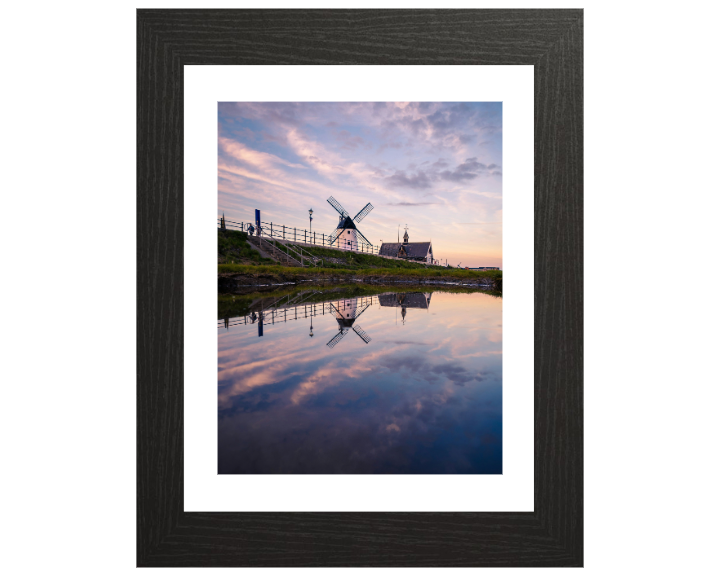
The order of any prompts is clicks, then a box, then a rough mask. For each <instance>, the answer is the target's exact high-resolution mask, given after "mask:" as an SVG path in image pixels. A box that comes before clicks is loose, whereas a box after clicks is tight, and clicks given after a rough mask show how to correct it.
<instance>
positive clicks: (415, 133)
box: [218, 102, 502, 267]
mask: <svg viewBox="0 0 720 576" xmlns="http://www.w3.org/2000/svg"><path fill="white" fill-rule="evenodd" d="M330 196H333V197H334V198H335V199H336V200H337V201H338V202H340V204H341V205H342V206H343V207H344V208H345V210H346V211H347V212H348V213H350V215H351V216H354V215H355V214H357V213H358V212H359V211H360V210H361V209H362V208H363V207H364V206H365V204H367V203H368V202H371V203H372V204H373V206H374V210H373V211H372V212H370V214H369V215H367V216H366V217H365V219H364V220H363V221H362V222H361V223H359V224H358V229H359V230H360V232H362V233H363V234H364V235H365V236H366V237H367V238H368V239H369V240H370V241H371V242H372V243H373V244H374V245H376V246H378V247H379V246H380V244H381V241H385V242H397V237H398V225H399V226H400V228H399V229H400V236H401V237H402V235H403V234H404V230H405V226H406V225H407V227H408V235H409V238H410V242H427V241H432V245H433V254H434V256H435V258H436V259H441V260H442V261H443V263H444V261H445V259H447V261H448V263H449V264H450V265H453V266H455V265H458V264H462V266H463V267H465V266H469V267H477V266H499V267H502V103H501V102H452V103H434V102H410V103H407V102H359V103H353V102H262V103H249V102H220V103H218V218H219V217H220V215H221V214H223V213H224V214H225V217H226V218H227V219H228V220H234V221H236V222H248V221H251V220H253V219H254V210H255V209H256V208H257V209H260V210H261V212H262V220H263V221H264V222H273V223H274V224H279V225H285V226H290V227H298V228H302V229H305V228H309V216H308V209H310V208H312V209H313V222H312V229H313V231H315V232H317V233H321V232H322V233H325V234H331V233H332V232H333V230H335V227H336V225H337V222H338V214H337V212H336V211H335V210H334V209H333V208H332V207H331V206H330V205H329V204H328V203H327V201H326V200H327V198H329V197H330Z"/></svg>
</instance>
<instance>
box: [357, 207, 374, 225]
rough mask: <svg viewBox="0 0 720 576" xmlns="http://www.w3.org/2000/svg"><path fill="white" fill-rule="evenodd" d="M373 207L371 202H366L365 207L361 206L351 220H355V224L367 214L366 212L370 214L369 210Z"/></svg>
mask: <svg viewBox="0 0 720 576" xmlns="http://www.w3.org/2000/svg"><path fill="white" fill-rule="evenodd" d="M373 208H374V206H373V205H372V204H370V202H368V203H367V204H366V205H365V208H363V209H362V210H360V212H358V213H357V214H356V215H355V218H353V220H354V221H355V224H357V223H358V222H360V221H361V220H362V219H363V218H365V216H367V215H368V214H370V212H371V210H372V209H373Z"/></svg>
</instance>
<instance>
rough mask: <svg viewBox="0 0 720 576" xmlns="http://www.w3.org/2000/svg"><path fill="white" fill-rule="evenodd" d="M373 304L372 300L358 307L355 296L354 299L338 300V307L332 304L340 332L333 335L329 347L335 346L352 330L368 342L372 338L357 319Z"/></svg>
mask: <svg viewBox="0 0 720 576" xmlns="http://www.w3.org/2000/svg"><path fill="white" fill-rule="evenodd" d="M371 304H372V301H370V302H368V303H367V304H365V305H364V306H363V307H362V308H360V309H359V310H358V307H357V298H354V299H352V300H341V301H340V302H338V305H337V307H336V306H334V305H333V304H330V307H331V308H332V309H333V312H334V313H335V319H336V320H337V323H338V333H337V334H335V336H333V338H332V339H331V340H330V342H328V343H327V345H328V347H330V348H334V347H335V345H336V344H337V343H338V342H340V340H342V339H343V338H344V337H345V334H347V333H348V332H350V330H352V331H353V332H355V334H357V335H358V336H359V337H360V339H361V340H362V341H363V342H365V344H368V343H369V342H370V340H371V338H370V336H368V335H367V334H366V333H365V331H364V330H363V329H362V328H360V326H359V325H356V324H355V320H356V319H357V318H358V317H359V316H360V314H362V313H363V312H365V310H367V309H368V308H370V305H371Z"/></svg>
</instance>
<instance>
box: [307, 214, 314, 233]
mask: <svg viewBox="0 0 720 576" xmlns="http://www.w3.org/2000/svg"><path fill="white" fill-rule="evenodd" d="M308 213H309V214H310V237H311V238H312V214H313V212H312V208H310V210H308Z"/></svg>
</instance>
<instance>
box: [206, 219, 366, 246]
mask: <svg viewBox="0 0 720 576" xmlns="http://www.w3.org/2000/svg"><path fill="white" fill-rule="evenodd" d="M220 224H221V219H220V218H218V225H220ZM250 226H252V227H253V228H254V229H255V234H256V235H258V236H262V237H266V238H274V239H277V240H284V241H286V242H297V243H302V244H312V245H315V246H327V247H328V248H335V249H340V250H351V251H353V252H362V253H364V254H377V253H378V252H379V249H378V248H377V247H376V246H373V245H372V244H367V243H365V242H362V241H360V242H349V241H347V240H342V239H340V238H335V239H334V241H333V242H330V238H331V237H332V236H329V235H327V234H322V233H321V234H318V233H317V232H308V231H307V230H306V229H302V230H301V229H299V228H291V227H290V226H284V225H282V224H273V223H272V222H261V223H260V229H259V230H258V228H257V227H256V225H255V223H254V222H233V221H232V220H225V227H226V228H229V229H231V230H232V229H235V230H241V231H243V232H247V231H248V229H249V227H250Z"/></svg>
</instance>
